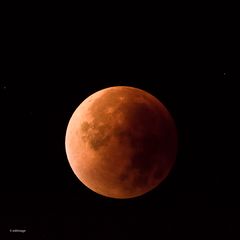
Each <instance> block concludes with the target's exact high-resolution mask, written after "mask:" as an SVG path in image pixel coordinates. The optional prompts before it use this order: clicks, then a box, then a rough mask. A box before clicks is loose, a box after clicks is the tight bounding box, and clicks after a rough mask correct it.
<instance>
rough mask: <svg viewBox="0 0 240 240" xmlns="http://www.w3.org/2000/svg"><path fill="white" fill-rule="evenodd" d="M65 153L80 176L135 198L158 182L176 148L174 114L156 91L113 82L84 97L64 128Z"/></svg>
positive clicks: (115, 194) (98, 188) (97, 188)
mask: <svg viewBox="0 0 240 240" xmlns="http://www.w3.org/2000/svg"><path fill="white" fill-rule="evenodd" d="M65 147H66V154H67V158H68V161H69V164H70V166H71V168H72V170H73V172H74V173H75V175H76V176H77V177H78V179H79V180H80V181H81V182H82V183H83V184H84V185H85V186H87V187H88V188H89V189H91V190H92V191H94V192H96V193H98V194H101V195H103V196H106V197H111V198H121V199H125V198H133V197H137V196H140V195H143V194H145V193H146V192H149V191H150V190H152V189H154V188H155V187H156V186H158V185H159V184H160V183H161V182H162V181H163V180H164V179H165V178H166V177H167V175H168V174H169V172H170V170H171V168H172V166H173V164H174V162H175V159H176V152H177V131H176V127H175V123H174V120H173V118H172V117H171V115H170V113H169V112H168V110H167V109H166V108H165V107H164V105H163V104H162V103H161V102H160V101H159V100H158V99H157V98H155V97H154V96H152V95H151V94H149V93H147V92H146V91H143V90H140V89H138V88H133V87H127V86H116V87H110V88H105V89H103V90H100V91H98V92H96V93H94V94H92V95H91V96H89V97H88V98H86V99H85V100H84V101H83V102H82V103H81V104H80V105H79V106H78V107H77V109H76V110H75V112H74V113H73V115H72V117H71V119H70V121H69V123H68V126H67V131H66V137H65Z"/></svg>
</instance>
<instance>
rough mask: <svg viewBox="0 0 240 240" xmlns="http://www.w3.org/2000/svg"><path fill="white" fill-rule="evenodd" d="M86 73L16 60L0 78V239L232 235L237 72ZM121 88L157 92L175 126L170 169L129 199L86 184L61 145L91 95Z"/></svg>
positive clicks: (235, 208) (236, 191) (236, 206)
mask: <svg viewBox="0 0 240 240" xmlns="http://www.w3.org/2000/svg"><path fill="white" fill-rule="evenodd" d="M65 61H66V62H67V60H65ZM82 69H84V67H83V66H81V65H80V67H76V65H73V64H71V63H68V64H66V65H64V64H63V63H62V62H61V61H60V60H59V62H58V63H54V64H53V65H51V60H49V64H45V63H43V64H42V65H41V64H37V65H35V64H34V63H32V64H31V65H25V64H24V63H22V64H21V65H20V66H19V67H18V68H10V69H9V71H7V73H6V75H4V76H3V78H2V79H0V111H1V112H0V116H1V117H0V123H1V124H0V138H1V168H0V170H1V174H0V178H1V181H0V196H1V200H0V201H1V203H2V204H1V213H0V220H1V232H0V236H1V235H5V234H7V235H9V236H12V237H15V236H16V239H17V237H18V235H19V234H20V235H21V234H22V235H21V236H22V237H23V236H24V237H28V236H31V239H34V240H35V239H59V238H60V237H61V236H62V237H63V236H64V239H69V240H70V239H84V240H85V239H106V240H108V239H109V240H110V239H111V240H113V239H114V240H118V239H149V240H151V239H186V238H187V239H188V238H189V239H194V240H196V239H217V237H219V236H221V237H223V239H235V238H234V237H235V236H236V235H237V234H239V229H240V225H239V224H240V222H239V213H240V212H239V202H240V198H239V197H238V195H239V189H240V188H239V177H238V175H239V174H238V173H237V169H238V161H239V159H237V157H236V155H235V152H236V149H237V147H238V146H237V143H236V142H235V140H234V139H232V137H230V136H232V135H235V136H236V137H237V138H239V137H238V136H237V133H236V132H235V128H234V126H236V125H235V124H236V120H234V117H233V116H234V112H236V111H239V110H238V109H237V108H236V107H235V106H234V103H236V99H235V96H236V95H235V94H234V93H233V92H234V91H236V89H235V90H233V89H234V87H233V82H234V81H235V80H236V77H235V76H234V74H232V73H230V72H224V73H222V72H221V73H216V72H215V73H213V72H210V71H204V70H203V69H202V70H200V68H191V69H190V70H189V69H188V70H185V68H183V67H182V66H181V67H180V68H176V67H175V68H174V69H172V70H171V69H170V68H168V70H166V68H164V67H161V66H159V70H158V73H157V74H154V76H150V72H151V71H150V70H149V71H146V72H144V73H143V72H140V71H138V72H137V71H134V70H135V69H137V67H136V66H135V68H134V69H133V71H131V74H130V73H129V71H128V72H123V69H121V68H120V67H119V68H118V70H117V69H114V70H113V69H111V71H107V72H108V74H103V73H102V71H101V70H100V68H97V69H91V68H90V69H88V73H87V74H86V73H85V72H86V71H84V73H83V70H82ZM84 70H86V69H84ZM92 72H94V73H92ZM118 85H125V86H133V87H138V88H141V89H143V90H146V91H148V92H149V93H151V94H153V95H154V96H156V97H157V98H158V99H159V100H160V101H162V103H163V104H164V105H165V106H166V107H167V108H168V110H169V112H170V113H171V114H172V116H173V118H174V120H175V122H176V126H177V129H178V141H179V145H178V147H179V149H178V155H177V160H176V164H175V166H174V168H173V169H172V171H171V173H170V175H169V176H168V177H167V178H166V179H165V180H164V182H162V184H160V185H159V186H158V187H157V188H156V189H154V190H153V191H151V192H149V193H147V194H146V195H144V196H141V197H137V198H135V199H129V200H116V199H110V198H106V197H103V196H100V195H97V194H96V193H94V192H92V191H91V190H89V189H87V188H86V187H85V186H84V185H83V184H81V182H79V180H78V179H77V178H76V176H75V175H74V174H73V172H72V170H71V168H70V167H69V164H68V161H67V158H66V153H65V146H64V144H65V143H64V140H65V139H64V138H65V132H66V127H67V124H68V121H69V119H70V117H71V115H72V113H73V111H74V110H75V109H76V107H77V106H78V105H79V104H80V103H81V102H82V101H83V100H84V99H85V98H86V97H88V96H89V95H91V94H93V93H94V92H96V91H98V90H100V89H103V88H106V87H110V86H118ZM231 91H233V92H231ZM228 96H229V97H228ZM235 105H236V104H235ZM230 134H231V135H230ZM10 229H26V233H18V234H17V233H9V231H10ZM14 234H15V235H14ZM1 239H5V238H1ZM13 239H15V238H13ZM236 239H237V238H236Z"/></svg>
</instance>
